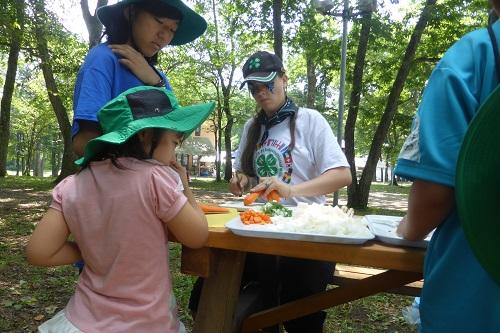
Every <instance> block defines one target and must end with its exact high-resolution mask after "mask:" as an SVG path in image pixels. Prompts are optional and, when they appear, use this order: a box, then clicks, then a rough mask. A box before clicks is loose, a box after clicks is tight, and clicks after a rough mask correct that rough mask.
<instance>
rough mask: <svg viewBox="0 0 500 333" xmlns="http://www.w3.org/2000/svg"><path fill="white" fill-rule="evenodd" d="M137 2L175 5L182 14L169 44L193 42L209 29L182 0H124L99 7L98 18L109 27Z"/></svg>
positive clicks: (154, 4)
mask: <svg viewBox="0 0 500 333" xmlns="http://www.w3.org/2000/svg"><path fill="white" fill-rule="evenodd" d="M135 3H146V4H147V5H149V6H151V7H154V6H159V8H161V6H164V7H167V10H168V7H174V8H176V9H177V10H178V11H179V12H180V13H181V14H182V19H181V20H180V22H179V25H178V27H177V30H176V32H175V35H174V38H173V39H172V41H170V44H169V45H182V44H186V43H189V42H192V41H193V40H195V39H196V38H198V37H200V36H201V35H203V33H204V32H205V30H207V22H206V21H205V19H204V18H203V17H202V16H200V15H199V14H198V13H196V12H195V11H194V10H192V9H191V8H189V7H188V6H187V5H186V4H184V2H182V1H181V0H122V1H119V2H117V3H115V4H113V5H108V6H102V7H99V8H97V12H96V13H97V18H98V19H99V21H101V23H102V25H104V26H105V27H108V26H109V25H110V24H111V22H113V21H114V20H116V17H119V15H123V9H124V8H125V7H127V6H128V5H130V4H135Z"/></svg>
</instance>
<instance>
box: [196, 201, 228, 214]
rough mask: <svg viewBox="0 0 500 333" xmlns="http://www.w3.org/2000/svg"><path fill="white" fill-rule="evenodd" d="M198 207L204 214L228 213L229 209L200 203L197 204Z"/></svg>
mask: <svg viewBox="0 0 500 333" xmlns="http://www.w3.org/2000/svg"><path fill="white" fill-rule="evenodd" d="M198 206H200V208H201V210H202V211H203V213H205V214H215V213H229V209H227V208H224V207H219V206H212V205H207V204H202V203H199V204H198Z"/></svg>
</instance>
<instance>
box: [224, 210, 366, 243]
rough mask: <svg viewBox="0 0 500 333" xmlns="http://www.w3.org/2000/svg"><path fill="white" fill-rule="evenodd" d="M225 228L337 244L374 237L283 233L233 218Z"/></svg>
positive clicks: (248, 233) (251, 234) (252, 234)
mask: <svg viewBox="0 0 500 333" xmlns="http://www.w3.org/2000/svg"><path fill="white" fill-rule="evenodd" d="M226 228H228V229H230V230H231V231H232V232H233V233H234V234H236V235H240V236H247V237H260V238H274V239H290V240H299V241H309V242H322V243H339V244H363V243H365V242H366V241H368V240H371V239H374V238H375V236H373V235H372V236H371V237H368V238H364V237H363V238H357V237H342V236H330V235H323V234H312V233H298V232H284V231H277V230H273V229H272V226H271V225H255V224H253V225H246V224H243V223H242V222H241V219H240V217H239V216H238V217H235V218H233V219H231V220H230V221H228V222H227V223H226Z"/></svg>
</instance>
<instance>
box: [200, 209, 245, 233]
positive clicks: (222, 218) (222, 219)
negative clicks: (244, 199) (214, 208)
mask: <svg viewBox="0 0 500 333" xmlns="http://www.w3.org/2000/svg"><path fill="white" fill-rule="evenodd" d="M238 215H239V213H238V211H237V210H236V209H235V208H229V213H224V214H206V215H205V216H206V217H207V221H208V226H209V227H211V228H220V227H224V226H225V225H226V222H228V221H229V220H231V219H232V218H233V217H235V216H238Z"/></svg>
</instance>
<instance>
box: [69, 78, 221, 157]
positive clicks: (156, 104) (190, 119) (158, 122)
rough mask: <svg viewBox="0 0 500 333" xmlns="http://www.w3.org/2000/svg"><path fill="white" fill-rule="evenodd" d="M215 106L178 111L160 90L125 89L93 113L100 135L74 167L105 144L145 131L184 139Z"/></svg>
mask: <svg viewBox="0 0 500 333" xmlns="http://www.w3.org/2000/svg"><path fill="white" fill-rule="evenodd" d="M214 108H215V103H214V102H210V103H205V104H195V105H190V106H185V107H181V106H179V104H178V103H177V99H176V98H175V96H174V94H173V93H171V92H170V91H168V90H166V89H164V88H156V87H150V86H139V87H135V88H132V89H129V90H127V91H125V92H123V93H121V94H120V95H118V96H117V97H115V98H114V99H112V100H111V101H109V102H108V103H107V104H106V105H104V106H103V107H102V109H101V110H99V112H98V113H97V119H99V124H100V125H101V128H102V132H103V135H101V136H99V137H97V138H95V139H92V140H90V141H89V142H88V143H87V145H86V146H85V153H84V155H83V157H82V158H80V159H79V160H77V161H75V164H76V165H85V164H87V163H88V161H89V160H90V159H91V158H92V157H93V156H94V155H95V154H97V153H98V152H100V151H101V150H102V148H103V147H104V146H105V145H107V144H116V145H119V144H122V143H124V142H125V141H127V140H128V139H129V138H131V137H132V136H133V135H134V134H136V133H138V132H139V131H141V130H143V129H146V128H164V129H168V130H171V131H174V132H178V133H182V134H184V135H185V136H188V135H189V134H191V132H193V131H194V130H195V129H196V128H198V127H200V125H201V124H202V123H203V122H204V121H205V120H206V119H207V118H208V116H209V115H210V113H212V111H213V110H214Z"/></svg>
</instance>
